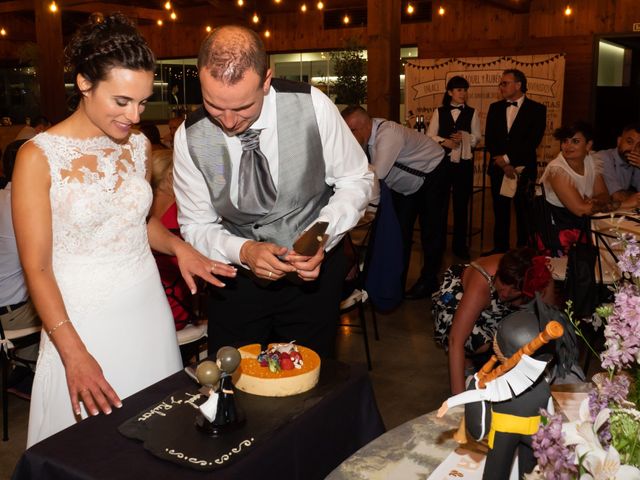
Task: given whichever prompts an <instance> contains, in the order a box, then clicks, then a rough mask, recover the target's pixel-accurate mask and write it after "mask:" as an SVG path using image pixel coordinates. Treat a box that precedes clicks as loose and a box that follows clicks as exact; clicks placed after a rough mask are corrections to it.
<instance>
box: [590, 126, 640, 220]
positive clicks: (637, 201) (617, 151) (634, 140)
mask: <svg viewBox="0 0 640 480" xmlns="http://www.w3.org/2000/svg"><path fill="white" fill-rule="evenodd" d="M597 155H598V157H599V158H600V159H601V160H602V163H603V167H602V176H603V177H604V182H605V183H606V185H607V190H609V193H610V194H611V198H613V199H614V200H616V201H618V202H620V206H622V207H627V208H635V207H640V193H638V192H639V191H640V122H637V123H633V124H631V125H627V126H626V127H624V128H623V129H622V133H621V134H620V136H619V137H618V144H617V146H616V148H611V149H609V150H600V151H599V152H598V153H597Z"/></svg>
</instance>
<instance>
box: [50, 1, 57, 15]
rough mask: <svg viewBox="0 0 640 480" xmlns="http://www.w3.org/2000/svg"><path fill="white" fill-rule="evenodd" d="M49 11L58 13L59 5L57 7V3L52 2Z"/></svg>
mask: <svg viewBox="0 0 640 480" xmlns="http://www.w3.org/2000/svg"><path fill="white" fill-rule="evenodd" d="M49 10H50V11H52V12H54V13H55V12H57V11H58V5H56V2H51V3H50V4H49Z"/></svg>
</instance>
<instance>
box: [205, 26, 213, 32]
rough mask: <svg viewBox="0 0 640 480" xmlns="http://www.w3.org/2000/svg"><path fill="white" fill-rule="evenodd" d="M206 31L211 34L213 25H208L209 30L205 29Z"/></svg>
mask: <svg viewBox="0 0 640 480" xmlns="http://www.w3.org/2000/svg"><path fill="white" fill-rule="evenodd" d="M205 30H206V31H207V33H209V32H211V30H212V29H211V25H207V28H205Z"/></svg>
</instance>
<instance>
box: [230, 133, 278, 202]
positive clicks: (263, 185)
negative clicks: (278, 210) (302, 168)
mask: <svg viewBox="0 0 640 480" xmlns="http://www.w3.org/2000/svg"><path fill="white" fill-rule="evenodd" d="M238 138H239V139H240V142H241V143H242V156H241V157H240V173H239V175H238V179H239V187H238V209H239V210H242V211H243V212H245V213H255V214H264V213H267V212H269V211H270V210H271V208H272V207H273V204H274V203H275V201H276V195H277V192H276V186H275V185H274V183H273V179H272V178H271V172H270V171H269V163H268V162H267V158H266V157H265V156H264V154H263V153H262V152H261V151H260V130H253V129H248V130H246V131H244V132H242V133H239V134H238Z"/></svg>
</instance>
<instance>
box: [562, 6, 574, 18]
mask: <svg viewBox="0 0 640 480" xmlns="http://www.w3.org/2000/svg"><path fill="white" fill-rule="evenodd" d="M572 13H573V10H571V5H567V8H565V9H564V14H565V15H566V16H567V17H568V16H569V15H571V14H572Z"/></svg>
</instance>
